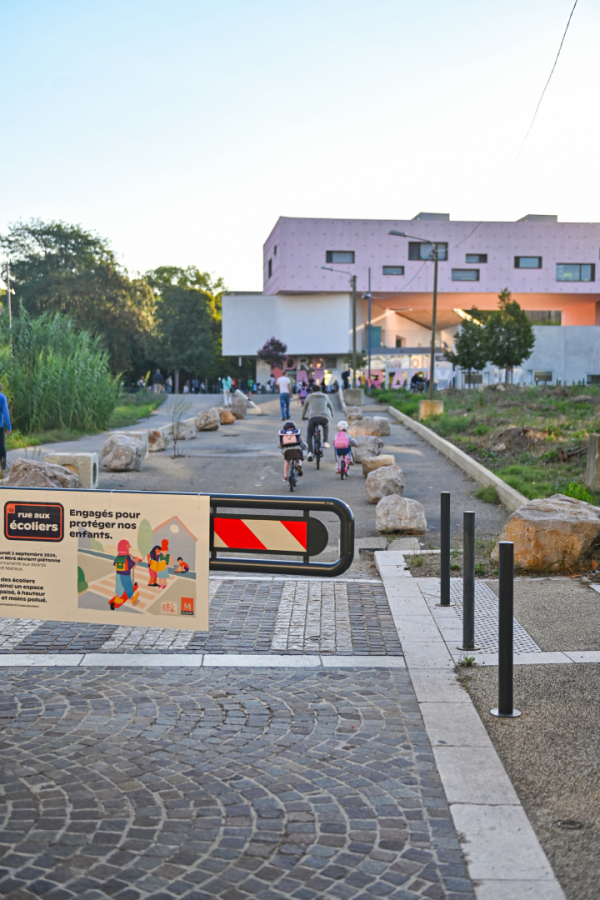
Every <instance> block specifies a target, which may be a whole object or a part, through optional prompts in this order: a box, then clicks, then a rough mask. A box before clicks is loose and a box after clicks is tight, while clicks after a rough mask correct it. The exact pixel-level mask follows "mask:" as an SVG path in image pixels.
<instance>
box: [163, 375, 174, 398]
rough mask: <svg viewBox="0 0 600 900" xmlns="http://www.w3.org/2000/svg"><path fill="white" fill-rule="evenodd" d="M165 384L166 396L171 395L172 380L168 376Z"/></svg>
mask: <svg viewBox="0 0 600 900" xmlns="http://www.w3.org/2000/svg"><path fill="white" fill-rule="evenodd" d="M165 384H166V386H167V394H172V393H173V379H172V378H171V376H170V375H169V377H168V378H167V380H166V382H165Z"/></svg>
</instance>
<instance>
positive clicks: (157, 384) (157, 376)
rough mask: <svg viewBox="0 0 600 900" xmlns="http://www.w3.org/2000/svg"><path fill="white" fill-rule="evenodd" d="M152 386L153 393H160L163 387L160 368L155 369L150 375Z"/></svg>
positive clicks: (163, 380) (163, 381) (163, 382)
mask: <svg viewBox="0 0 600 900" xmlns="http://www.w3.org/2000/svg"><path fill="white" fill-rule="evenodd" d="M152 387H153V388H154V393H155V394H162V392H163V391H164V389H165V379H164V378H163V377H162V375H161V373H160V369H157V370H156V372H155V373H154V375H153V376H152Z"/></svg>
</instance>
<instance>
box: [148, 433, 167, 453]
mask: <svg viewBox="0 0 600 900" xmlns="http://www.w3.org/2000/svg"><path fill="white" fill-rule="evenodd" d="M170 443H171V438H170V437H169V435H168V434H167V432H166V431H161V430H159V429H158V428H155V429H152V430H151V431H148V450H149V451H150V453H159V452H160V451H161V450H166V449H167V447H168V446H169V444H170Z"/></svg>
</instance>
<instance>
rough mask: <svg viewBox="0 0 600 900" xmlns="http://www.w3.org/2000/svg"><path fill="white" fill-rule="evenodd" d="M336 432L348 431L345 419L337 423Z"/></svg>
mask: <svg viewBox="0 0 600 900" xmlns="http://www.w3.org/2000/svg"><path fill="white" fill-rule="evenodd" d="M337 430H338V431H347V430H348V423H347V422H346V421H345V419H342V421H341V422H338V423H337Z"/></svg>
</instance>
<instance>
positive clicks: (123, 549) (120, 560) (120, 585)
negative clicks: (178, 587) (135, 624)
mask: <svg viewBox="0 0 600 900" xmlns="http://www.w3.org/2000/svg"><path fill="white" fill-rule="evenodd" d="M146 559H147V562H148V576H149V577H148V587H154V588H158V589H159V590H163V591H164V590H165V588H166V587H167V582H168V580H169V566H171V565H172V556H171V553H170V551H169V541H168V540H167V539H166V538H163V540H162V541H161V543H160V546H159V545H158V544H157V545H156V546H155V547H153V548H152V549H151V550H150V553H148V555H147V557H146ZM141 562H142V557H141V556H136V555H134V554H133V551H132V547H131V544H130V542H129V541H128V540H126V539H123V540H121V541H119V543H118V545H117V557H116V558H115V560H114V563H113V565H114V568H115V573H116V582H115V595H114V597H113V598H112V599H111V600H109V601H108V605H109V606H110V608H111V609H118V608H119V607H120V606H122V605H123V604H124V603H125V602H126V601H127V600H130V601H131V603H134V604H135V603H136V602H137V600H138V597H139V587H138V583H137V581H134V571H133V570H134V569H135V567H136V566H137V564H138V563H141ZM189 570H190V567H189V565H188V564H187V563H186V562H184V560H183V559H182V558H181V556H178V557H177V565H176V566H174V568H173V572H174V573H177V574H179V575H182V574H185V573H186V572H189Z"/></svg>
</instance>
